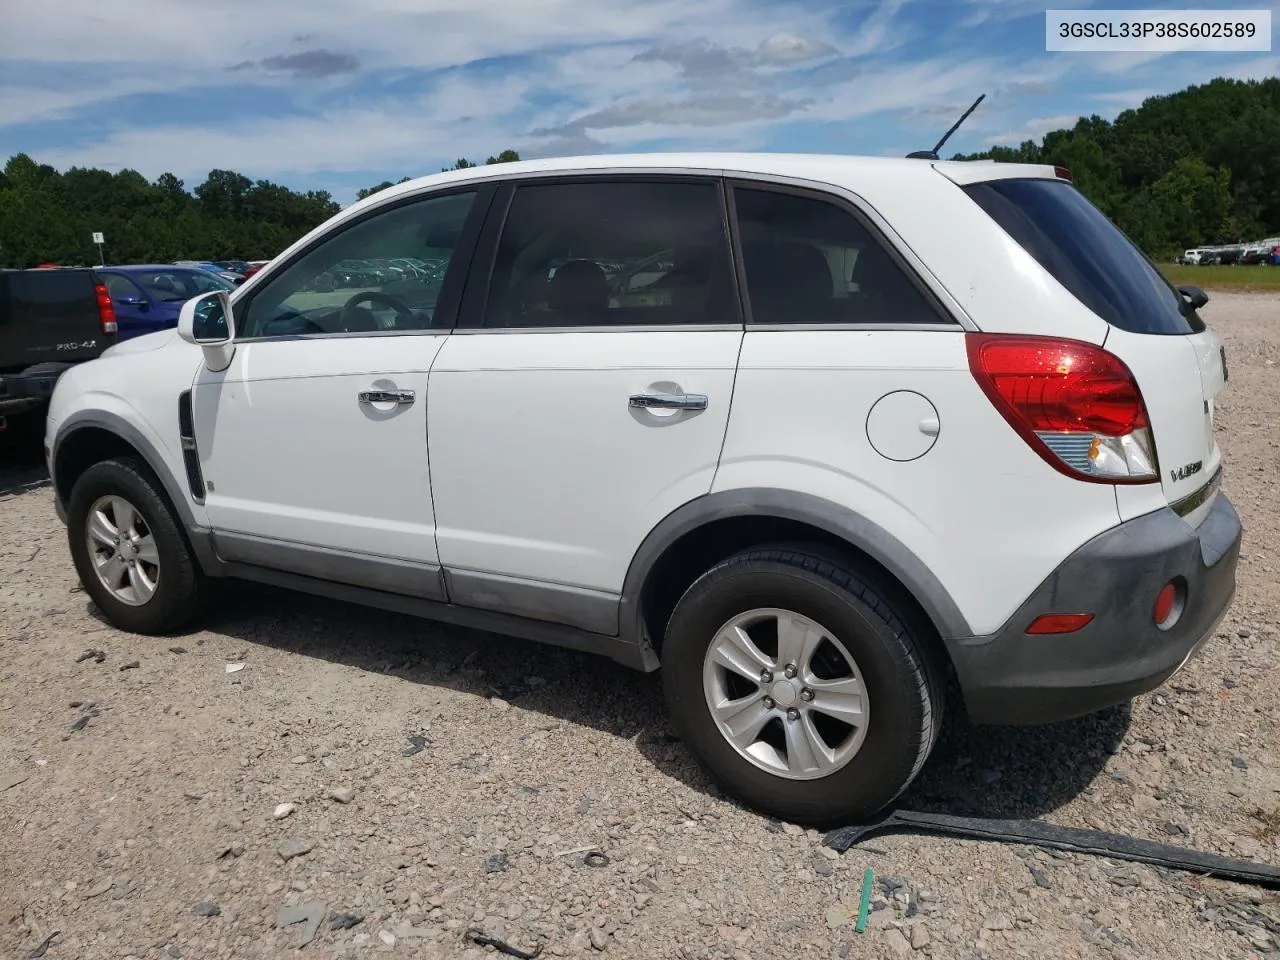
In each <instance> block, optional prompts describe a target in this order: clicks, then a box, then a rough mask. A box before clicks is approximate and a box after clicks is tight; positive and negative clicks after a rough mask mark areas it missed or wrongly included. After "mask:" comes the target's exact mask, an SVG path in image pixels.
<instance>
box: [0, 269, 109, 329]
mask: <svg viewBox="0 0 1280 960" xmlns="http://www.w3.org/2000/svg"><path fill="white" fill-rule="evenodd" d="M9 301H10V303H11V305H12V307H13V319H14V320H15V321H26V322H29V323H44V322H48V321H51V320H63V319H65V318H66V316H67V314H68V312H78V313H83V314H86V315H90V316H93V317H95V318H96V317H97V314H98V306H97V301H96V300H95V299H94V293H93V274H91V273H90V272H89V271H88V270H22V271H17V272H14V273H11V274H9Z"/></svg>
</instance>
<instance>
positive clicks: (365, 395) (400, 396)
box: [358, 390, 416, 403]
mask: <svg viewBox="0 0 1280 960" xmlns="http://www.w3.org/2000/svg"><path fill="white" fill-rule="evenodd" d="M358 396H359V397H360V402H361V403H413V399H414V397H415V396H416V394H415V393H414V392H413V391H412V390H361V391H360V393H359V395H358Z"/></svg>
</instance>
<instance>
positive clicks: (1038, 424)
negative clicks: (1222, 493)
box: [965, 333, 1159, 483]
mask: <svg viewBox="0 0 1280 960" xmlns="http://www.w3.org/2000/svg"><path fill="white" fill-rule="evenodd" d="M965 337H966V345H967V347H968V352H969V369H970V371H971V372H972V373H973V376H974V379H976V380H977V381H978V385H979V386H980V387H981V388H982V390H983V392H984V393H986V395H987V397H988V398H989V399H990V400H991V402H992V404H994V405H995V408H996V409H997V410H999V411H1000V413H1001V415H1003V416H1004V418H1005V420H1007V421H1008V422H1009V425H1010V426H1012V427H1013V429H1014V430H1015V431H1017V433H1018V435H1019V436H1021V437H1022V439H1023V440H1025V441H1026V442H1027V444H1028V445H1029V446H1030V447H1031V448H1032V449H1033V450H1035V452H1036V453H1038V454H1039V455H1040V456H1041V457H1042V458H1043V459H1044V460H1045V461H1046V462H1047V463H1048V464H1049V465H1050V466H1052V467H1053V468H1054V469H1055V470H1058V471H1060V472H1061V473H1064V474H1066V475H1067V476H1069V477H1074V478H1076V479H1078V480H1091V481H1094V482H1097V483H1153V482H1156V481H1157V480H1158V479H1159V471H1158V465H1157V461H1156V449H1155V442H1154V440H1153V439H1152V436H1151V421H1150V419H1149V418H1148V416H1147V407H1146V404H1145V403H1144V402H1143V399H1142V392H1141V391H1140V390H1139V389H1138V383H1137V381H1136V380H1134V378H1133V374H1132V373H1131V372H1130V370H1129V368H1128V367H1127V366H1125V364H1124V361H1122V360H1121V359H1120V358H1119V357H1117V356H1115V354H1112V353H1108V352H1107V351H1106V350H1103V349H1102V348H1101V347H1097V346H1094V345H1093V344H1090V343H1083V342H1081V341H1078V340H1066V339H1059V338H1056V337H1032V336H1018V335H1004V334H990V333H969V334H966V335H965Z"/></svg>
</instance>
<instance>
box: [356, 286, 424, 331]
mask: <svg viewBox="0 0 1280 960" xmlns="http://www.w3.org/2000/svg"><path fill="white" fill-rule="evenodd" d="M366 300H368V301H369V302H370V303H381V304H382V305H383V306H387V307H390V308H391V309H392V310H394V311H395V312H396V316H397V317H398V318H399V319H401V320H403V321H405V322H406V323H407V324H408V325H409V327H410V328H412V327H413V326H414V325H416V324H417V323H419V320H418V316H417V314H415V313H414V312H413V311H412V310H411V309H409V305H408V304H407V303H405V302H404V301H403V300H397V299H396V298H395V297H391V296H388V295H387V294H385V293H379V292H378V291H377V290H366V291H365V292H364V293H357V294H356V295H355V296H354V297H352V298H351V299H350V300H348V301H347V302H346V303H344V304H343V305H342V313H341V314H340V315H339V317H338V319H339V320H340V321H341V323H342V327H343V329H344V330H350V329H351V321H352V320H353V319H354V318H355V312H354V311H355V308H356V307H357V306H358V305H360V304H361V303H363V302H364V301H366Z"/></svg>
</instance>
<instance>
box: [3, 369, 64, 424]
mask: <svg viewBox="0 0 1280 960" xmlns="http://www.w3.org/2000/svg"><path fill="white" fill-rule="evenodd" d="M65 369H66V367H65V366H59V367H58V368H57V369H54V370H38V371H35V372H32V373H28V372H25V371H24V372H22V373H6V374H3V375H0V413H4V414H16V413H23V412H25V411H27V410H36V409H38V408H40V407H43V406H44V405H45V404H46V403H48V401H49V398H50V397H51V396H53V388H54V387H56V386H57V385H58V377H60V376H61V375H62V372H63V370H65Z"/></svg>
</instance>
